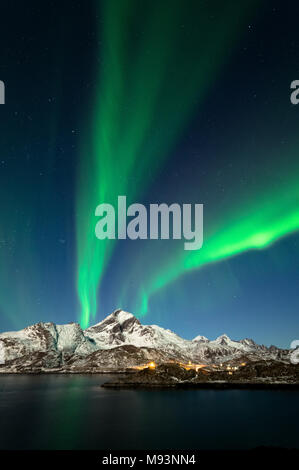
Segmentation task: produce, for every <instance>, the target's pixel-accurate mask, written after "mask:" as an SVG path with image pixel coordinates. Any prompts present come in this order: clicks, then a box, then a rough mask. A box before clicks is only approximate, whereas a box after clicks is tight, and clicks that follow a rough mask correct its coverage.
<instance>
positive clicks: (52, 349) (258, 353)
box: [0, 310, 290, 373]
mask: <svg viewBox="0 0 299 470" xmlns="http://www.w3.org/2000/svg"><path fill="white" fill-rule="evenodd" d="M289 353H290V352H289V350H284V349H279V348H277V347H276V346H270V347H269V348H268V347H266V346H263V345H258V344H256V343H255V342H254V341H253V340H252V339H242V340H240V341H234V340H231V339H230V338H229V337H228V336H227V335H221V336H219V337H218V338H217V339H215V340H213V341H210V340H208V339H207V338H205V337H204V336H196V337H195V338H194V339H193V340H192V341H190V340H186V339H183V338H181V337H180V336H178V335H176V334H175V333H173V332H172V331H171V330H166V329H164V328H161V327H159V326H157V325H142V324H141V323H140V321H139V320H138V319H137V318H136V317H135V316H134V315H132V314H131V313H128V312H124V311H123V310H116V311H115V312H113V313H112V314H111V315H109V316H108V317H106V318H105V319H104V320H103V321H101V322H100V323H98V324H96V325H94V326H91V327H89V328H87V329H85V330H82V329H81V327H80V325H79V324H77V323H70V324H67V325H56V324H54V323H37V324H35V325H32V326H29V327H27V328H25V329H23V330H20V331H16V332H8V333H1V334H0V373H1V372H2V373H8V372H15V373H39V372H71V373H80V372H88V373H96V372H113V371H114V372H117V371H118V372H120V371H123V370H125V369H127V368H130V367H134V366H139V365H142V364H146V363H148V362H149V361H155V362H157V363H164V362H169V361H177V362H185V363H186V362H189V361H191V362H192V363H196V364H199V363H200V364H211V363H216V364H217V363H221V362H227V361H231V362H240V361H258V360H279V361H285V362H289V359H288V357H289Z"/></svg>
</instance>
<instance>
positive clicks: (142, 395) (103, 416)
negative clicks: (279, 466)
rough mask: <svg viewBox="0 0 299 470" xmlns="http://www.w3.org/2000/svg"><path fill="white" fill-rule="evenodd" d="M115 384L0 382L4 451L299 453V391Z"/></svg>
mask: <svg viewBox="0 0 299 470" xmlns="http://www.w3.org/2000/svg"><path fill="white" fill-rule="evenodd" d="M109 378H111V377H107V376H100V375H98V376H82V375H74V376H61V375H45V376H0V448H1V449H176V448H177V449H188V448H189V449H190V448H193V449H196V448H198V449H214V448H219V449H220V448H221V449H230V448H235V449H237V448H252V447H256V446H261V445H264V446H281V447H297V448H299V393H298V392H292V391H282V392H280V391H260V390H251V391H246V390H224V391H222V390H159V391H158V390H148V391H147V390H142V391H141V390H109V389H104V388H101V384H102V383H103V382H104V381H106V380H107V379H109Z"/></svg>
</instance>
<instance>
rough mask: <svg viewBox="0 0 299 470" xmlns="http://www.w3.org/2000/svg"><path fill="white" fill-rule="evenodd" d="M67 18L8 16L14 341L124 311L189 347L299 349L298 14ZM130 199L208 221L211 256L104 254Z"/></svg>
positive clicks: (164, 6) (152, 9)
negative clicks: (246, 339)
mask: <svg viewBox="0 0 299 470" xmlns="http://www.w3.org/2000/svg"><path fill="white" fill-rule="evenodd" d="M54 4H55V8H58V10H59V12H60V15H59V18H57V14H55V13H54V6H43V7H42V8H39V7H38V2H35V1H33V5H35V7H34V8H32V10H31V13H30V12H26V11H25V10H24V11H23V7H20V8H21V10H22V12H20V19H19V20H18V21H17V22H16V26H15V27H14V28H13V29H11V27H10V29H9V25H11V24H12V21H13V9H12V7H9V6H7V7H6V17H7V25H3V28H2V29H1V31H2V32H1V38H2V44H1V49H2V57H3V59H2V62H1V63H0V80H3V81H4V82H5V86H6V104H5V105H2V106H1V107H0V113H1V114H0V116H1V122H2V123H3V125H2V129H3V130H4V132H3V134H2V140H1V142H0V149H1V158H0V162H1V165H0V171H1V183H2V184H1V187H0V194H1V202H0V207H1V217H2V223H1V226H0V259H1V266H0V283H1V286H2V287H1V292H2V295H1V297H0V327H1V329H13V328H17V327H18V328H19V327H22V326H26V325H27V324H30V323H33V322H38V321H55V322H58V323H64V322H67V321H79V322H80V324H81V326H82V327H87V326H88V325H90V324H92V323H95V322H97V321H100V320H101V319H103V318H104V317H105V316H106V315H107V314H108V313H110V311H111V310H113V309H115V308H118V307H121V308H124V309H126V310H129V311H132V312H133V313H134V314H136V315H137V316H139V317H142V321H143V322H146V323H158V324H160V325H161V326H165V327H167V328H171V329H173V330H175V331H177V332H178V333H179V334H181V335H183V336H186V337H190V338H191V337H192V336H195V335H196V334H203V335H205V336H208V337H215V336H217V335H218V334H221V333H223V332H225V333H227V334H228V335H229V336H235V337H236V338H237V337H243V336H245V335H248V336H252V337H253V338H254V339H256V340H257V341H258V340H260V341H261V342H265V341H268V342H269V343H276V344H278V345H280V344H281V345H284V346H288V343H289V342H290V341H291V340H293V339H294V338H295V336H296V334H295V332H294V328H295V324H296V321H297V312H298V307H299V303H298V299H297V291H298V274H299V271H298V266H297V260H298V254H299V253H298V247H299V245H298V242H299V238H298V237H299V234H298V229H299V189H298V188H299V186H298V170H299V158H298V150H299V139H298V131H297V129H298V123H299V114H298V113H299V106H298V108H297V107H296V106H294V105H292V104H291V103H290V99H289V96H290V89H289V88H290V83H291V82H292V81H293V80H295V79H298V78H299V77H298V76H296V74H298V53H299V41H298V34H297V29H296V22H295V19H294V15H293V14H292V12H291V9H289V8H288V2H286V4H285V5H284V6H281V5H278V4H277V5H276V2H272V3H271V5H269V4H268V3H267V2H256V1H252V0H246V1H244V2H233V1H229V2H225V4H224V2H221V1H215V2H207V1H203V0H202V1H195V0H194V1H193V0H192V1H190V2H183V1H182V0H173V1H170V0H169V1H168V0H166V1H165V2H159V1H148V0H143V1H141V2H139V1H137V0H124V1H121V2H119V1H114V0H112V1H108V0H102V1H100V0H95V1H92V2H90V3H89V4H88V5H85V4H84V2H73V4H72V6H71V7H70V3H69V2H67V1H66V0H64V1H62V2H60V3H58V2H56V1H54V3H53V5H54ZM21 13H22V15H23V16H24V17H25V18H26V24H25V23H24V24H23V22H22V21H21V16H22V15H21ZM70 13H71V14H70ZM65 15H68V16H69V22H68V25H67V27H65V24H64V21H63V18H64V17H65ZM16 28H18V31H19V32H18V33H17V34H15V35H13V33H14V32H15V31H16ZM277 31H279V33H280V34H279V35H278V34H277ZM282 37H283V40H281V38H282ZM4 40H5V41H4ZM4 43H5V44H4ZM8 44H9V45H8ZM22 44H23V46H22ZM18 51H19V52H18ZM13 57H16V59H13ZM18 76H23V77H24V80H23V85H22V87H23V88H24V89H26V93H22V91H21V88H20V84H19V80H18ZM120 195H126V196H127V203H128V204H131V203H133V202H138V203H142V204H145V205H147V204H150V203H163V202H165V203H167V204H171V203H173V202H177V203H179V204H183V203H191V204H195V203H203V204H204V244H203V247H202V249H200V250H198V251H184V250H183V249H182V241H180V240H169V242H168V241H167V243H166V245H165V241H163V240H136V241H132V240H98V239H97V238H96V236H95V225H96V217H95V209H96V207H97V206H98V205H99V204H101V203H104V202H106V203H110V204H114V205H115V206H116V205H117V197H118V196H120ZM11 292H13V295H11ZM294 334H295V336H294ZM292 335H293V336H294V337H293V336H292ZM297 336H298V335H297Z"/></svg>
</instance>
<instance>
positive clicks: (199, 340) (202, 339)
mask: <svg viewBox="0 0 299 470" xmlns="http://www.w3.org/2000/svg"><path fill="white" fill-rule="evenodd" d="M192 341H198V342H201V343H208V342H209V340H208V338H206V337H205V336H202V335H198V336H196V337H195V338H193V340H192Z"/></svg>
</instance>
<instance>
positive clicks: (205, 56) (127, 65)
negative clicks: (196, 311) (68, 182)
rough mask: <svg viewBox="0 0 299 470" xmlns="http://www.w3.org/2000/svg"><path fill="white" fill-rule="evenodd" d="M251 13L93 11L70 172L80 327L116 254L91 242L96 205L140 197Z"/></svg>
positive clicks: (176, 6)
mask: <svg viewBox="0 0 299 470" xmlns="http://www.w3.org/2000/svg"><path fill="white" fill-rule="evenodd" d="M253 4H254V2H252V1H249V0H246V1H244V2H242V4H241V2H238V4H236V2H233V1H229V2H222V1H219V2H213V5H210V4H207V3H206V2H198V1H190V2H187V3H186V2H184V1H183V0H172V1H163V2H160V1H149V2H147V1H144V2H138V1H137V0H123V1H121V2H119V1H111V0H106V1H104V2H102V5H101V10H100V12H99V17H100V18H101V25H100V26H101V38H100V51H99V55H100V61H98V62H99V63H100V66H99V71H98V77H99V78H98V84H99V85H98V88H97V96H96V97H95V99H94V102H93V109H94V110H95V112H94V114H93V115H92V116H91V118H90V119H91V122H90V125H88V131H87V136H88V137H87V138H85V140H84V141H83V142H82V151H81V161H80V164H79V169H78V190H77V211H76V212H77V222H76V225H77V292H78V298H79V302H80V308H81V312H80V323H81V325H82V327H83V328H85V327H87V326H88V325H89V324H90V321H91V319H94V318H95V316H96V314H97V313H98V306H97V303H98V299H97V296H98V287H99V284H100V282H101V279H102V276H103V274H104V271H105V269H106V267H107V264H108V262H109V259H110V257H111V254H112V252H113V249H114V245H115V242H114V241H113V240H103V241H99V240H98V239H97V238H96V237H95V231H94V230H95V224H96V218H95V215H94V212H95V208H96V206H97V205H98V204H100V203H103V202H108V203H111V204H114V205H115V206H116V201H117V196H118V195H126V196H127V201H128V204H129V203H130V202H132V201H134V200H136V197H140V198H141V197H142V194H143V192H144V191H145V189H146V188H147V187H148V186H149V185H150V183H151V181H152V180H153V178H154V177H155V175H156V174H157V172H158V171H159V169H160V168H162V167H163V164H164V163H165V160H166V158H167V157H168V156H169V154H170V152H171V149H172V148H173V146H174V145H175V143H176V142H177V140H178V139H179V138H180V137H181V135H182V134H183V132H184V129H185V127H186V125H187V124H188V120H190V118H191V117H192V113H193V112H194V111H195V110H196V109H197V108H198V105H199V104H200V101H201V100H203V99H204V97H205V95H206V93H207V90H208V88H209V86H210V85H211V84H212V83H213V82H214V80H215V75H216V73H217V72H218V71H219V70H220V68H221V66H222V65H223V64H225V63H226V61H227V60H228V59H229V56H230V53H231V51H232V49H233V45H234V43H235V41H236V39H237V37H238V33H240V31H241V29H242V25H243V24H244V22H245V21H246V19H247V18H248V15H249V13H250V11H251V10H252V7H253ZM215 31H217V33H216V34H215ZM194 44H196V45H198V46H197V47H194ZM217 246H218V252H219V254H218V257H219V258H220V257H221V252H220V245H218V244H217ZM206 256H209V257H210V256H211V254H209V255H208V254H207V255H206ZM184 263H187V264H188V265H192V264H193V261H192V259H190V260H189V261H187V260H186V261H185V262H184ZM158 284H159V285H160V284H163V282H161V281H160V282H158ZM156 285H157V283H156V282H155V283H154V287H155V286H156Z"/></svg>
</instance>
